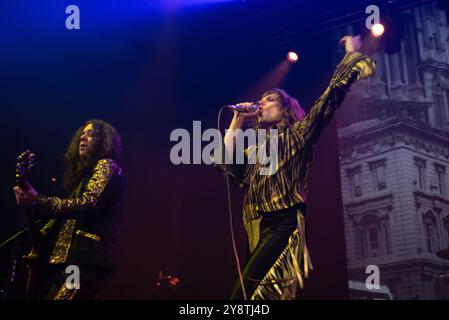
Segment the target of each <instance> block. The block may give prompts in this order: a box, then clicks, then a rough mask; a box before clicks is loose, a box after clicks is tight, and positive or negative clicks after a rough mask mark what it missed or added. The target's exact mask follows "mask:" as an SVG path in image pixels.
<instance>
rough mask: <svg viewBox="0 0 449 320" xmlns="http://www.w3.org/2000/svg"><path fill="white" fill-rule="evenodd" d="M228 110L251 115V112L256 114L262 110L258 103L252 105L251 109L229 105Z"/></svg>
mask: <svg viewBox="0 0 449 320" xmlns="http://www.w3.org/2000/svg"><path fill="white" fill-rule="evenodd" d="M226 108H228V109H229V110H234V111H237V112H243V113H249V112H256V111H258V110H259V109H260V107H259V105H258V104H257V103H252V104H251V105H250V106H249V107H242V106H239V105H232V104H231V105H227V106H226Z"/></svg>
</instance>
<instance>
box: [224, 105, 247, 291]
mask: <svg viewBox="0 0 449 320" xmlns="http://www.w3.org/2000/svg"><path fill="white" fill-rule="evenodd" d="M225 108H226V107H221V108H220V111H219V112H218V120H217V122H218V124H217V128H218V131H219V132H220V133H221V130H220V122H221V121H220V120H221V112H222V111H223V109H225ZM222 143H223V144H222V153H221V154H222V158H221V161H222V164H223V168H225V175H226V191H227V197H228V210H229V224H230V227H231V228H230V229H231V230H230V231H231V241H232V249H233V251H234V258H235V263H236V265H237V272H238V274H239V280H240V286H241V287H242V293H243V299H244V300H248V299H247V296H246V289H245V283H244V281H243V274H242V269H241V267H240V259H239V255H238V252H237V245H236V242H235V236H234V223H233V219H232V204H231V190H230V187H229V173H228V171H227V169H226V166H225V152H226V149H225V144H224V137H223V139H222Z"/></svg>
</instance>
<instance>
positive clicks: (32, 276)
mask: <svg viewBox="0 0 449 320" xmlns="http://www.w3.org/2000/svg"><path fill="white" fill-rule="evenodd" d="M34 158H35V154H34V153H32V152H31V151H30V150H26V151H24V152H22V153H21V154H19V156H18V157H17V161H16V184H17V185H18V186H19V187H20V188H21V189H23V190H27V189H28V183H27V181H28V180H27V179H28V175H29V173H30V170H31V168H32V167H33V165H34ZM23 211H24V213H25V220H26V224H27V227H28V235H29V238H30V242H31V250H30V253H28V255H26V256H23V260H24V262H25V263H26V265H27V267H28V280H27V288H26V294H27V297H28V298H32V297H34V295H35V294H36V289H37V273H38V271H37V259H38V258H39V254H40V243H39V239H40V235H39V230H38V228H37V225H36V223H35V221H34V216H33V208H24V209H23Z"/></svg>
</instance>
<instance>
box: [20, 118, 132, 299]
mask: <svg viewBox="0 0 449 320" xmlns="http://www.w3.org/2000/svg"><path fill="white" fill-rule="evenodd" d="M121 149H122V147H121V139H120V135H119V134H118V132H117V131H116V130H115V129H114V128H113V127H112V126H111V125H110V124H108V123H106V122H104V121H102V120H90V121H88V122H86V123H85V124H84V125H83V126H81V127H80V128H79V129H78V131H77V132H76V133H75V135H74V136H73V138H72V140H71V142H70V144H69V146H68V148H67V151H66V153H65V154H64V161H65V166H66V171H65V174H64V181H63V182H64V189H65V190H66V192H67V194H68V195H69V196H68V197H67V198H60V197H46V196H44V195H40V194H38V193H37V191H36V190H35V189H34V188H33V187H32V186H31V185H30V184H28V187H27V188H26V190H24V189H21V188H20V187H18V186H16V187H14V189H13V190H14V193H15V196H16V199H17V203H18V204H19V205H20V206H22V207H33V209H34V210H33V211H34V215H35V217H36V218H43V219H48V220H49V221H48V223H47V224H46V225H45V227H44V228H42V229H41V230H40V233H41V237H42V241H41V242H42V243H44V242H48V243H49V250H48V256H46V255H44V254H41V256H40V257H39V259H41V260H43V262H44V263H43V265H45V277H42V278H39V277H38V281H37V283H38V285H37V288H36V290H35V291H36V292H33V296H31V298H37V299H45V300H73V299H77V300H78V299H93V298H96V296H97V293H98V292H99V290H100V289H101V287H102V285H103V283H104V282H105V281H106V279H107V278H108V277H109V275H110V274H111V273H112V272H113V271H114V269H115V264H116V261H115V260H116V256H117V250H118V237H119V230H120V220H121V204H122V197H123V192H124V186H125V183H124V175H123V172H122V169H121V168H120V166H119V160H120V153H121ZM44 251H46V250H43V249H41V253H42V252H44ZM68 265H76V266H77V267H78V268H79V271H80V287H79V288H78V289H77V288H76V287H75V288H70V287H67V286H66V283H65V282H66V278H67V277H68V276H69V275H68V274H66V273H65V270H66V266H68Z"/></svg>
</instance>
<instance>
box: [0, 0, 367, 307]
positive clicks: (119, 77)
mask: <svg viewBox="0 0 449 320" xmlns="http://www.w3.org/2000/svg"><path fill="white" fill-rule="evenodd" d="M176 2H177V3H181V2H179V1H174V2H170V1H164V2H163V1H143V0H142V1H39V2H31V3H30V2H29V1H24V0H15V1H9V2H6V1H1V2H0V48H1V50H0V61H1V62H0V104H1V109H0V110H1V111H0V112H1V113H0V130H1V131H2V136H1V137H2V139H1V155H2V156H1V158H0V181H1V189H0V217H1V223H0V241H2V240H4V239H6V238H7V237H9V236H10V235H12V234H14V233H15V232H16V231H17V230H18V229H19V228H20V227H22V226H23V223H24V218H23V216H22V215H21V213H20V211H19V210H18V209H17V207H16V206H15V199H14V196H13V193H12V191H11V188H12V186H13V185H14V165H15V158H16V156H17V154H18V153H20V152H21V151H23V150H24V149H26V148H29V149H31V150H33V151H34V152H35V153H36V155H37V159H36V166H35V168H34V170H33V172H32V175H31V182H32V184H33V185H34V187H35V188H36V189H37V190H38V191H39V192H41V193H45V194H57V193H58V187H59V185H58V183H59V181H60V177H61V174H62V157H61V156H62V154H63V152H64V151H65V147H66V145H67V144H68V142H69V140H70V138H71V136H72V135H73V134H74V132H75V131H76V129H77V128H78V127H79V126H80V125H81V124H82V123H83V122H84V121H86V120H88V119H91V118H100V119H104V120H106V121H108V122H110V123H111V124H113V125H114V126H115V127H116V128H117V130H118V131H119V132H120V133H121V135H122V138H123V142H124V159H123V160H124V161H123V165H124V168H125V170H126V174H127V180H128V189H127V195H126V204H125V221H124V226H123V239H122V240H123V241H122V250H121V256H120V264H119V270H118V273H117V274H116V275H115V276H114V278H113V279H112V280H111V281H110V283H109V284H108V285H107V287H106V288H105V290H104V291H103V294H102V297H103V298H113V299H152V298H155V296H154V295H153V293H152V288H153V287H154V286H155V283H156V276H157V272H158V270H163V271H164V273H168V274H172V275H176V276H178V277H180V279H181V284H180V287H179V290H178V292H177V293H176V295H175V296H173V297H174V298H181V299H183V298H188V299H223V298H225V297H226V295H227V292H228V289H229V288H230V286H231V283H232V281H233V280H234V277H235V275H236V271H235V263H234V257H233V253H232V247H231V238H230V229H229V217H228V213H227V205H226V203H227V202H226V185H225V180H224V179H223V178H222V177H221V176H220V175H219V174H218V172H217V171H216V170H215V169H214V168H212V167H210V166H207V165H181V166H175V165H173V164H171V162H170V158H169V154H170V148H171V147H172V146H173V145H174V143H173V142H170V140H169V137H170V133H171V131H172V130H174V129H176V128H185V129H187V130H188V131H190V132H191V131H192V121H193V120H201V122H202V127H203V129H206V128H210V127H216V117H217V113H218V110H219V108H220V107H221V106H223V105H225V104H230V103H237V102H240V101H248V100H249V101H251V100H254V99H257V98H258V97H257V96H252V95H249V94H248V92H253V91H251V90H250V89H251V88H253V86H254V85H255V84H256V83H260V80H261V79H263V78H264V76H265V75H267V73H268V72H269V71H270V70H272V69H273V68H274V67H275V66H276V65H277V64H278V63H280V62H281V61H282V60H283V59H284V58H285V54H286V52H287V51H288V50H290V49H294V50H297V52H299V55H300V61H299V63H297V64H295V65H291V67H290V71H289V73H288V75H287V77H286V79H285V82H283V83H282V84H281V85H282V87H283V88H285V89H286V90H287V91H288V92H290V93H291V94H292V95H294V96H296V97H298V98H299V100H300V102H301V104H302V105H303V107H304V108H305V109H306V110H308V109H309V108H310V106H311V105H312V103H313V102H314V100H315V99H316V98H318V97H319V95H320V94H321V92H323V91H324V89H325V88H326V85H327V83H328V81H329V79H330V76H331V74H332V71H333V68H334V64H333V63H332V62H331V50H332V48H335V39H329V37H328V35H327V33H325V32H317V30H318V29H317V28H315V27H314V25H313V21H312V22H311V21H310V17H311V16H313V15H314V16H315V17H317V15H316V13H317V12H319V7H320V5H329V4H330V3H331V2H330V1H318V2H314V3H310V2H307V3H308V4H306V1H303V2H301V1H296V2H295V3H296V5H295V6H291V7H290V4H291V3H292V1H222V2H220V1H190V2H192V3H191V4H190V5H189V3H188V2H189V1H184V2H183V3H184V4H185V5H183V6H172V5H167V3H172V4H173V3H176ZM195 2H196V3H195ZM198 2H200V3H198ZM207 2H210V3H207ZM70 4H76V5H78V6H79V8H80V11H81V29H80V30H67V29H66V28H65V19H66V17H67V14H65V8H66V6H68V5H70ZM363 9H364V7H362V8H361V10H363ZM335 10H336V9H335ZM315 22H316V21H315ZM292 31H294V32H292ZM259 89H265V88H264V86H263V83H262V84H261V85H260V87H259ZM225 118H226V119H224V120H223V125H226V124H227V123H229V120H230V114H229V113H228V114H226V116H225ZM337 154H338V149H337V137H336V126H335V120H334V121H333V122H332V124H331V125H330V127H329V128H328V129H326V131H325V133H324V135H323V136H322V139H321V140H320V143H319V144H318V147H317V153H316V155H315V164H314V168H313V172H312V177H311V182H310V188H309V209H310V210H309V212H308V216H309V217H308V225H307V228H308V230H309V234H310V241H309V247H310V251H311V257H312V261H313V263H314V266H315V270H314V271H313V272H312V274H311V278H310V280H308V281H306V289H305V290H304V291H302V292H301V295H300V297H301V298H318V299H335V298H341V299H345V298H346V294H347V292H346V290H347V289H346V286H347V278H346V261H345V248H344V235H343V222H342V209H341V201H340V186H339V166H338V156H337ZM52 177H55V178H56V179H57V182H56V183H52V182H51V178H52ZM242 194H243V190H241V189H239V188H237V187H234V186H233V188H232V203H233V216H234V224H235V228H236V237H237V240H238V247H239V250H240V254H241V258H242V259H243V258H244V257H245V248H246V237H245V234H244V231H243V227H242V224H241V214H240V209H241V200H242ZM13 248H15V250H16V251H15V256H20V254H23V253H25V251H26V238H25V239H23V240H22V241H17V242H16V246H12V245H10V246H7V247H4V248H0V278H1V279H2V283H1V285H2V286H3V287H5V282H6V278H7V275H8V272H9V268H10V262H11V257H12V256H13ZM21 268H22V266H21V265H19V273H18V276H17V277H16V285H15V287H14V288H12V290H11V296H10V297H11V298H20V297H21V294H22V293H23V292H22V291H21V289H20V288H21V285H22V281H23V270H22V269H21Z"/></svg>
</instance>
